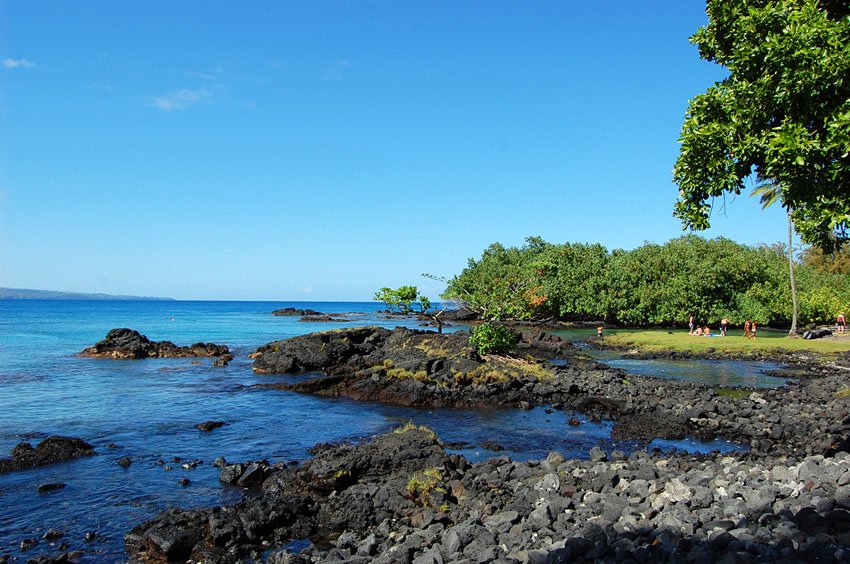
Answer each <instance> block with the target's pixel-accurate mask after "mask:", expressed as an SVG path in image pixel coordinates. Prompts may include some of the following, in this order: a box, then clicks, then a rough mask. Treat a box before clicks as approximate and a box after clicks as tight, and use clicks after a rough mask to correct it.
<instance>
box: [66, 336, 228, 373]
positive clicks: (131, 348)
mask: <svg viewBox="0 0 850 564" xmlns="http://www.w3.org/2000/svg"><path fill="white" fill-rule="evenodd" d="M80 355H82V356H89V357H96V358H118V359H139V358H176V357H215V358H216V359H218V360H222V361H223V363H224V364H226V363H227V362H229V361H230V360H232V359H233V355H232V354H230V349H228V348H227V346H226V345H216V344H213V343H195V344H194V345H190V346H188V347H179V346H177V345H175V344H174V343H172V342H171V341H151V340H150V339H148V338H147V337H146V336H145V335H142V334H141V333H139V332H138V331H134V330H132V329H126V328H124V329H112V330H111V331H109V333H107V334H106V338H105V339H103V340H102V341H98V342H97V343H96V344H95V345H93V346H91V347H88V348H87V349H84V350H83V351H82V352H81V353H80Z"/></svg>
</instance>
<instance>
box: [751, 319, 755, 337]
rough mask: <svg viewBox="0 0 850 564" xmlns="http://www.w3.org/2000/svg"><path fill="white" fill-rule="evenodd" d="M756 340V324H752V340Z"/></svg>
mask: <svg viewBox="0 0 850 564" xmlns="http://www.w3.org/2000/svg"><path fill="white" fill-rule="evenodd" d="M755 338H756V322H755V321H753V322H752V323H750V339H755Z"/></svg>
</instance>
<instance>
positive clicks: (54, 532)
mask: <svg viewBox="0 0 850 564" xmlns="http://www.w3.org/2000/svg"><path fill="white" fill-rule="evenodd" d="M64 536H65V533H63V532H62V531H60V530H58V529H53V528H51V529H48V530H47V532H46V533H44V535H43V536H42V537H41V538H43V539H45V540H55V539H61V538H62V537H64Z"/></svg>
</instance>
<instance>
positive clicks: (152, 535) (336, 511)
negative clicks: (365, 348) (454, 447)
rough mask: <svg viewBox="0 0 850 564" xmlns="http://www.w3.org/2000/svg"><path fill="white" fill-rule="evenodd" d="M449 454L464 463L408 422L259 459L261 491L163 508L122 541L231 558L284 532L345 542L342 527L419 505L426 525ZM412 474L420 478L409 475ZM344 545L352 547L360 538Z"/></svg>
mask: <svg viewBox="0 0 850 564" xmlns="http://www.w3.org/2000/svg"><path fill="white" fill-rule="evenodd" d="M455 460H457V461H458V462H461V463H462V464H465V462H464V461H461V459H457V457H452V456H448V455H446V453H445V452H444V451H443V449H442V448H441V447H440V445H439V443H438V441H437V439H436V437H435V436H434V435H433V434H432V433H428V432H426V431H423V430H418V429H415V428H414V429H409V430H402V432H396V433H390V434H387V435H383V436H381V437H379V438H377V439H376V440H375V441H373V442H370V443H365V444H360V445H350V444H343V445H339V446H335V447H329V448H326V449H324V450H323V451H322V452H320V453H319V454H318V455H317V456H316V457H315V458H313V459H311V460H309V461H307V462H306V463H305V464H304V465H303V466H301V467H299V468H298V469H292V468H289V467H287V466H286V465H275V466H265V467H266V469H267V470H266V471H267V472H268V475H267V476H266V477H265V479H264V480H263V481H262V484H261V486H262V492H261V493H259V494H257V495H254V496H252V497H250V498H247V499H246V500H244V501H242V502H240V503H238V504H236V505H234V506H230V507H221V508H212V509H209V508H207V509H197V510H190V511H183V510H176V509H171V510H168V511H166V512H165V513H163V514H161V515H159V516H158V517H156V518H154V519H151V520H149V521H147V522H145V523H143V524H141V525H139V526H138V527H136V528H134V529H133V530H132V531H131V532H130V533H128V534H127V535H126V536H125V546H126V549H127V553H128V555H129V556H130V558H131V559H132V560H138V561H145V562H153V561H163V560H167V561H183V560H189V559H191V560H196V561H204V562H232V561H236V560H238V559H239V558H246V557H250V556H251V554H252V553H254V552H259V551H264V550H266V549H267V548H269V547H277V546H281V545H283V544H287V543H288V542H289V540H291V539H303V538H308V537H312V536H321V537H323V538H326V539H327V540H328V541H330V539H338V538H342V539H343V540H342V541H341V542H340V544H345V540H344V536H343V535H342V533H343V532H344V531H345V530H351V531H361V530H364V529H366V528H369V527H374V526H376V525H378V524H379V523H380V522H382V521H385V520H388V519H398V520H401V519H409V515H412V513H411V512H412V511H414V510H416V509H417V508H421V507H423V506H424V507H428V508H430V511H431V515H432V516H431V517H430V518H429V519H427V522H428V523H429V525H430V524H431V523H433V522H434V521H436V520H437V517H436V515H437V513H439V512H438V511H437V510H438V509H440V507H441V506H442V505H445V507H448V504H456V503H457V500H456V498H455V497H454V496H452V495H451V494H448V493H445V494H444V493H442V492H441V491H438V489H440V490H442V489H443V486H439V487H436V485H437V482H439V483H440V484H442V483H443V482H442V481H441V480H440V478H439V477H438V476H439V473H440V472H442V471H445V472H449V471H451V472H454V470H453V469H454V468H455V462H454V461H455ZM240 466H242V468H243V474H242V475H243V476H244V475H245V474H246V473H248V472H249V471H250V468H251V467H252V466H257V467H260V466H264V465H263V464H261V463H250V464H243V465H240ZM227 468H229V466H226V467H225V468H223V469H222V472H224V471H225V470H226V469H227ZM234 474H235V473H234ZM417 476H418V477H417ZM412 477H417V478H416V480H421V482H419V481H413V482H412V481H411V478H412ZM429 480H434V482H430V481H429ZM420 483H421V484H422V485H421V486H414V485H411V484H420ZM444 485H445V484H444ZM257 487H259V486H257ZM422 488H424V489H422ZM411 497H412V498H413V499H410V498H411ZM434 503H437V506H435V507H431V506H432V505H433V504H434ZM444 519H447V517H445V518H444ZM425 521H426V520H422V521H420V522H422V523H424V522H425ZM443 526H444V525H442V524H441V525H440V527H443ZM367 544H368V543H367ZM351 547H352V549H354V550H355V551H356V550H357V548H359V543H358V545H351ZM373 548H377V547H373ZM367 554H369V555H377V554H378V552H377V551H376V550H371V551H367ZM349 556H350V555H349Z"/></svg>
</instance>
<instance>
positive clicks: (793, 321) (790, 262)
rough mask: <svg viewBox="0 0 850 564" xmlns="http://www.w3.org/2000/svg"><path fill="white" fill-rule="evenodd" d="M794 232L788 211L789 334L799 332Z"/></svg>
mask: <svg viewBox="0 0 850 564" xmlns="http://www.w3.org/2000/svg"><path fill="white" fill-rule="evenodd" d="M793 233H794V224H793V223H792V222H791V213H790V212H789V213H788V275H789V277H790V278H791V303H792V307H793V311H792V312H791V330H790V331H788V334H789V335H796V334H797V281H796V280H795V279H794V251H793V247H792V246H791V245H792V235H793Z"/></svg>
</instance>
